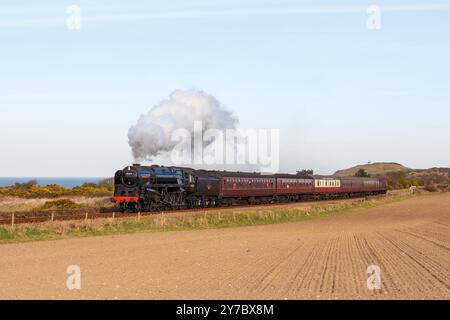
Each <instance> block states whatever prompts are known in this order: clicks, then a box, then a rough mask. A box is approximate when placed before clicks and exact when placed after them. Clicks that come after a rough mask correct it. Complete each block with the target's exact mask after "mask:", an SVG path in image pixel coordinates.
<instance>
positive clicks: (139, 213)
mask: <svg viewBox="0 0 450 320" xmlns="http://www.w3.org/2000/svg"><path fill="white" fill-rule="evenodd" d="M138 221H141V212H140V211H139V212H138Z"/></svg>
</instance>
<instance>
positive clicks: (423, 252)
mask: <svg viewBox="0 0 450 320" xmlns="http://www.w3.org/2000/svg"><path fill="white" fill-rule="evenodd" d="M69 265H78V266H80V267H81V272H82V274H81V286H82V287H81V290H79V291H77V290H74V291H70V290H68V289H67V288H66V279H67V276H68V275H67V274H66V269H67V267H68V266H69ZM370 265H378V266H379V267H380V268H381V271H382V277H381V280H382V289H381V290H373V291H371V290H369V289H368V288H367V278H368V275H367V274H366V270H367V267H368V266H370ZM0 270H1V272H0V298H2V299H4V298H12V299H42V298H50V299H52V298H59V299H61V298H62V299H81V298H84V299H86V298H87V299H117V298H120V299H135V298H136V299H191V298H193V299H310V298H312V299H380V298H381V299H399V298H407V299H434V298H441V299H442V298H443V299H449V298H450V193H444V194H437V195H430V196H422V197H416V198H413V199H410V200H406V201H403V202H397V203H392V204H388V205H384V206H380V207H376V208H371V209H361V210H357V211H352V212H351V213H348V214H343V215H337V216H332V217H326V218H318V219H313V220H308V221H301V222H295V223H286V224H279V225H268V226H255V227H244V228H235V229H220V230H205V231H186V232H161V233H146V234H134V235H121V236H106V237H93V238H80V239H69V240H60V241H46V242H35V243H21V244H8V245H1V246H0Z"/></svg>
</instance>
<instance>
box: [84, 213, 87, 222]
mask: <svg viewBox="0 0 450 320" xmlns="http://www.w3.org/2000/svg"><path fill="white" fill-rule="evenodd" d="M87 220H88V213H87V211H86V216H85V218H84V221H85V222H87Z"/></svg>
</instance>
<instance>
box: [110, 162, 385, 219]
mask: <svg viewBox="0 0 450 320" xmlns="http://www.w3.org/2000/svg"><path fill="white" fill-rule="evenodd" d="M387 190H388V185H387V181H386V179H384V178H371V177H367V178H362V177H338V176H325V175H304V174H270V175H267V174H261V173H256V172H253V173H250V172H231V171H218V170H197V169H192V168H184V167H165V166H159V165H151V166H142V165H140V164H133V165H131V166H128V167H126V168H124V169H123V170H119V171H117V172H116V174H115V176H114V195H113V197H112V201H113V202H114V203H116V204H117V206H118V207H119V209H120V210H121V211H122V212H147V211H165V210H176V209H193V208H206V207H221V206H232V205H260V204H273V203H286V202H298V201H309V200H327V199H339V198H342V199H343V198H354V197H366V196H374V195H383V194H386V192H387Z"/></svg>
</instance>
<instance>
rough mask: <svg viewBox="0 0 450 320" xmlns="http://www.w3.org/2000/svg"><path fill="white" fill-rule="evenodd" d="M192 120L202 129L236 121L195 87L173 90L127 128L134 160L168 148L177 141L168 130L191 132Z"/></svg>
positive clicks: (229, 112)
mask: <svg viewBox="0 0 450 320" xmlns="http://www.w3.org/2000/svg"><path fill="white" fill-rule="evenodd" d="M195 121H202V124H203V131H206V130H208V129H219V130H223V129H231V128H235V127H236V124H237V122H238V120H237V118H236V117H235V116H234V115H233V114H232V112H231V111H228V110H227V109H226V108H225V107H224V106H223V105H222V104H221V103H220V102H219V101H218V100H217V99H216V98H214V97H213V96H211V95H209V94H207V93H205V92H203V91H198V90H175V91H173V92H172V93H171V94H170V96H169V99H168V100H164V101H162V102H160V103H159V104H158V105H156V106H154V107H153V108H152V109H151V110H150V111H149V112H148V113H147V114H144V115H142V116H141V117H140V118H139V120H138V122H137V123H136V125H134V126H132V127H131V128H130V130H129V131H128V143H129V145H130V147H131V149H132V153H133V156H134V158H135V160H137V161H142V160H150V159H152V158H154V157H156V156H158V155H160V154H163V153H165V152H168V151H171V150H172V149H173V148H174V147H175V145H176V144H177V142H174V141H172V139H171V138H172V132H173V131H174V130H176V129H181V128H183V129H186V130H188V131H189V132H190V133H191V135H192V136H194V122H195Z"/></svg>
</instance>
